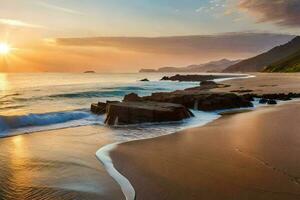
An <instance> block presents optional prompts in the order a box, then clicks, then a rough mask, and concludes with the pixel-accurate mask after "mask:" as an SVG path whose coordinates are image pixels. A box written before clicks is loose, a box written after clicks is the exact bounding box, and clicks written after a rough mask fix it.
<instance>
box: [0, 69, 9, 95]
mask: <svg viewBox="0 0 300 200" xmlns="http://www.w3.org/2000/svg"><path fill="white" fill-rule="evenodd" d="M6 89H7V75H6V74H4V73H0V92H1V93H2V92H3V91H4V90H6Z"/></svg>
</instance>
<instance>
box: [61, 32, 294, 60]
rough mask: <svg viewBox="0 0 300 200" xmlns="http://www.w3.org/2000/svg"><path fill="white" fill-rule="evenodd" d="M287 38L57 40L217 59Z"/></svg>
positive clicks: (249, 35) (221, 36) (263, 35)
mask: <svg viewBox="0 0 300 200" xmlns="http://www.w3.org/2000/svg"><path fill="white" fill-rule="evenodd" d="M292 38H293V36H291V35H280V34H268V33H251V32H249V33H226V34H219V35H198V36H175V37H155V38H152V37H91V38H58V39H56V43H57V44H58V45H63V46H77V47H108V48H116V49H119V50H126V51H134V52H142V53H154V54H171V55H197V56H205V55H208V54H210V55H218V54H219V55H220V54H222V55H223V54H224V53H225V54H226V53H231V54H235V55H238V54H242V53H258V52H261V51H265V50H267V49H270V48H272V47H274V46H276V45H279V44H282V43H285V42H287V41H289V40H290V39H292Z"/></svg>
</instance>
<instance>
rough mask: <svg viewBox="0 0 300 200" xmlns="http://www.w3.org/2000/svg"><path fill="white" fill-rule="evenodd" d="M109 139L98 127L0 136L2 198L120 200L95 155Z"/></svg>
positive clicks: (0, 192)
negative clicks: (7, 136)
mask: <svg viewBox="0 0 300 200" xmlns="http://www.w3.org/2000/svg"><path fill="white" fill-rule="evenodd" d="M111 142H112V141H111V135H109V130H108V129H107V128H105V127H97V126H85V127H78V128H68V129H61V130H54V131H45V132H38V133H34V134H29V135H20V136H15V137H10V138H1V139H0V146H1V151H0V164H1V172H0V199H1V200H20V199H22V200H23V199H24V200H40V199H45V200H48V199H51V200H52V199H55V200H59V199H64V200H68V199H70V200H75V199H78V200H82V199H87V200H93V199H97V200H99V199H101V200H102V199H103V200H116V199H117V200H119V199H124V195H123V194H122V192H121V189H120V186H119V185H118V184H117V183H115V181H114V180H113V179H112V178H111V177H110V176H109V175H108V173H107V172H106V170H105V169H104V167H103V166H102V165H101V163H100V162H99V160H98V159H97V158H96V156H95V152H96V151H97V150H98V149H99V148H100V147H102V146H104V145H106V144H108V143H111Z"/></svg>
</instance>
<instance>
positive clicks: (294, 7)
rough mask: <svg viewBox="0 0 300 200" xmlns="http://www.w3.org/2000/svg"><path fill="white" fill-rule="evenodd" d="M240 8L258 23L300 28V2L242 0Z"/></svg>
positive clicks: (287, 0) (289, 0)
mask: <svg viewBox="0 0 300 200" xmlns="http://www.w3.org/2000/svg"><path fill="white" fill-rule="evenodd" d="M238 6H239V8H240V9H241V10H244V11H246V12H248V13H249V14H251V15H253V16H254V17H255V18H256V19H257V22H259V23H261V22H272V23H275V24H277V25H280V26H285V27H300V1H299V0H272V1H270V0H240V1H239V5H238Z"/></svg>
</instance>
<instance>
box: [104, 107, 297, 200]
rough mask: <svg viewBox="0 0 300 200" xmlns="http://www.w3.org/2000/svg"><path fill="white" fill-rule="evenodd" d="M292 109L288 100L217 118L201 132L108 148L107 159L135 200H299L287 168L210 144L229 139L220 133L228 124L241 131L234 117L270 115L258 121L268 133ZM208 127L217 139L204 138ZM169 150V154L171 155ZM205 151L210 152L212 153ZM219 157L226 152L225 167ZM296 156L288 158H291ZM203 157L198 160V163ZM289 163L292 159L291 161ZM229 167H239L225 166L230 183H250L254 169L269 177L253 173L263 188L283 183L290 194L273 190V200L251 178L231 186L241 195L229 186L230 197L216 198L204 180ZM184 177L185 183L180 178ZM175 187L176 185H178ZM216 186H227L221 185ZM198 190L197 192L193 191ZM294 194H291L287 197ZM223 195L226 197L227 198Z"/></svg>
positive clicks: (193, 130)
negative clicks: (125, 180) (263, 199)
mask: <svg viewBox="0 0 300 200" xmlns="http://www.w3.org/2000/svg"><path fill="white" fill-rule="evenodd" d="M295 109H298V110H300V103H299V101H293V102H289V103H285V104H282V105H279V106H275V107H262V108H259V109H257V110H255V111H252V112H247V113H240V114H236V115H230V116H223V117H221V118H220V119H217V120H215V121H213V122H211V123H209V124H206V125H205V126H202V127H198V128H191V129H186V130H183V131H180V132H177V133H175V134H171V135H166V136H161V137H158V138H153V139H147V140H139V141H131V142H126V143H122V144H119V145H118V146H117V147H116V148H115V149H113V150H112V151H111V152H110V155H111V158H112V160H113V163H114V165H115V167H116V169H117V170H118V171H119V172H120V173H122V174H124V175H125V176H126V177H127V178H128V179H129V180H130V182H131V184H132V185H133V187H134V188H135V189H136V193H137V196H136V198H137V199H153V198H158V197H162V198H159V199H182V198H185V199H199V198H201V197H202V198H203V197H205V198H206V199H220V198H222V199H232V198H234V195H235V194H236V195H241V196H238V197H239V199H247V198H248V197H253V198H254V197H255V198H256V199H260V196H261V195H262V193H265V195H266V196H268V195H269V197H271V198H274V199H277V198H278V199H281V198H282V197H283V196H284V198H285V199H296V198H299V196H300V187H299V178H297V177H298V176H297V175H296V176H295V175H292V173H291V174H289V172H287V171H286V167H287V166H285V165H283V166H279V167H278V166H276V165H277V164H280V163H275V164H274V165H275V166H274V165H273V163H271V162H272V160H267V161H265V160H264V158H260V157H259V156H261V155H258V156H256V155H255V154H254V155H255V156H253V155H252V152H251V154H250V153H249V155H248V151H251V150H249V149H243V148H244V147H243V146H241V147H236V146H231V145H232V144H228V143H225V144H224V142H223V143H222V142H221V144H222V145H225V146H226V147H229V149H230V151H229V150H228V149H225V151H224V149H223V148H222V147H220V146H219V145H217V146H215V145H216V144H214V142H213V141H219V140H222V138H223V137H224V135H227V136H226V137H230V138H231V137H232V136H231V135H230V134H229V133H228V132H227V133H225V132H226V131H223V130H222V129H223V128H225V129H226V126H230V125H228V124H233V123H237V124H235V125H232V126H233V127H236V126H238V127H239V129H243V124H241V122H242V123H244V122H243V121H241V120H240V121H241V122H236V121H237V120H239V118H246V119H248V118H251V119H252V118H254V119H255V118H258V119H261V117H262V116H263V115H264V114H265V113H267V115H268V116H269V117H270V116H272V115H273V116H274V117H273V118H272V119H271V120H270V121H269V122H268V121H266V122H264V123H266V124H267V125H266V126H265V129H268V128H271V129H272V125H271V124H272V120H276V119H277V118H276V116H277V117H280V115H286V113H287V111H291V110H295ZM279 111H280V112H279ZM270 113H271V114H270ZM276 114H277V115H276ZM297 116H300V111H298V112H297V114H296V118H297ZM264 120H265V119H264ZM284 123H285V124H287V125H285V126H284V127H285V128H286V130H288V129H287V127H289V128H294V132H293V133H295V131H297V130H298V131H299V128H298V129H297V126H295V120H294V121H293V123H294V124H291V121H290V120H287V121H284ZM270 125H271V126H270ZM289 125H290V126H289ZM292 125H293V126H292ZM224 126H225V127H224ZM211 128H215V129H216V130H218V131H219V132H220V131H221V134H220V135H219V134H217V133H215V132H214V131H211V130H210V131H208V132H209V133H210V134H212V136H210V135H208V134H207V133H205V131H207V130H208V129H211ZM246 128H248V129H250V128H251V126H249V125H248V126H246ZM231 129H232V128H231ZM233 129H234V128H233ZM252 129H253V128H252ZM296 129H297V130H296ZM280 130H283V129H280ZM242 131H243V130H235V131H234V133H232V134H235V135H236V134H237V132H242ZM252 131H254V130H252ZM272 131H274V129H272ZM200 132H201V133H204V134H206V136H203V135H199V134H201V133H200ZM203 137H204V138H203ZM206 137H207V138H206ZM219 137H221V138H219ZM233 137H234V136H233ZM240 137H241V138H239V139H244V140H245V138H242V136H240ZM247 137H251V135H247ZM272 137H273V136H272V134H271V135H270V138H271V139H274V138H272ZM291 137H292V136H291ZM203 139H206V142H207V144H205V143H204V142H201V141H200V140H203ZM223 139H224V138H223ZM231 139H232V138H231ZM275 139H276V138H275ZM298 139H299V138H298ZM224 140H225V139H224ZM227 140H228V139H227ZM296 141H297V140H296ZM195 143H196V144H197V143H200V144H201V145H203V147H200V146H199V144H197V145H196V146H195ZM208 144H210V145H212V147H210V146H209V145H208ZM222 145H221V146H222ZM239 145H241V144H239ZM191 146H193V148H192V150H191V152H189V149H190V148H191ZM213 147H215V148H216V149H212V148H213ZM173 148H175V149H174V150H172V149H173ZM198 148H200V149H198ZM247 148H249V146H247ZM280 148H281V147H278V149H280ZM209 151H212V153H211V152H209ZM227 151H228V152H227ZM205 153H209V154H208V155H209V156H208V157H203V156H207V155H205ZM224 153H225V154H226V153H228V155H226V156H229V159H230V163H226V159H224V156H225V155H223V154H224ZM294 153H295V152H294ZM297 153H300V152H297ZM297 153H296V154H294V155H297ZM199 154H200V155H199ZM201 154H203V155H201ZM236 154H239V155H236ZM274 155H276V154H274V152H273V153H272V152H271V153H270V155H269V156H271V157H272V158H273V157H274ZM298 155H299V154H298ZM194 156H199V157H198V158H197V159H195V160H194V158H193V157H194ZM214 156H215V157H216V158H215V159H216V160H211V159H214ZM285 156H288V155H281V158H284V157H285ZM189 157H192V158H189ZM220 157H221V158H222V159H223V160H221V161H222V162H224V163H223V164H220V163H219V161H220V160H219V161H218V159H220ZM241 157H243V158H241ZM275 157H276V156H275ZM203 158H204V160H202V159H203ZM293 158H294V159H295V157H293ZM198 159H199V160H198ZM231 159H232V160H231ZM207 161H209V162H210V165H208V163H206V162H207ZM239 162H241V163H239ZM244 162H250V163H251V162H253V163H252V164H253V165H254V166H253V169H252V168H250V169H251V170H250V171H248V169H247V165H245V163H244ZM187 163H189V164H187ZM200 163H201V165H200ZM202 164H205V166H206V168H205V167H204V168H203V166H202ZM233 164H234V165H242V166H231V167H233V169H234V171H232V170H229V171H227V172H226V173H228V174H227V175H228V176H232V177H231V178H233V177H235V176H236V175H239V176H244V175H245V173H250V174H254V175H255V178H257V177H256V176H257V174H256V173H255V171H254V168H256V169H255V170H260V171H263V173H269V174H268V175H266V176H265V175H264V174H263V173H261V174H259V175H260V176H261V177H259V178H261V179H262V181H265V183H266V184H269V185H268V186H269V187H270V188H272V187H273V189H274V187H275V188H276V189H280V188H279V187H278V186H279V185H281V183H282V184H283V183H285V184H287V185H289V186H290V188H291V190H293V191H292V192H290V191H288V190H289V189H290V188H289V187H284V189H286V190H287V191H288V192H286V191H283V192H280V191H279V192H278V195H276V191H273V193H274V194H275V195H273V196H272V195H271V196H270V194H271V193H268V191H267V190H268V189H266V188H265V189H264V188H263V187H262V188H259V187H258V185H259V184H258V182H256V181H257V180H251V177H248V176H245V177H243V178H241V179H239V181H240V182H239V183H235V184H238V185H239V187H241V188H243V187H244V188H246V190H243V189H241V188H239V191H236V190H235V188H234V187H233V188H230V187H228V188H227V189H226V190H228V193H231V194H224V193H222V192H224V191H223V190H222V189H224V188H220V186H218V184H217V182H216V183H214V184H215V185H214V184H212V183H210V178H212V177H213V178H215V179H222V178H221V177H222V176H223V175H224V174H222V173H221V172H222V169H221V166H219V165H224V166H226V165H233ZM214 165H217V166H216V167H217V169H218V173H212V174H210V175H209V176H208V174H207V173H210V172H209V167H212V168H214ZM251 167H252V166H251ZM288 167H289V169H291V168H294V169H293V170H294V171H293V172H296V174H298V175H299V174H300V171H297V165H296V166H292V165H289V166H288ZM282 168H283V169H282ZM298 169H300V165H299V166H298ZM189 170H191V171H192V172H197V173H200V174H201V175H197V176H196V177H195V176H193V174H192V172H191V171H189ZM204 172H205V173H204ZM297 172H298V173H297ZM203 173H204V174H203ZM187 177H188V179H186V178H187ZM200 177H201V178H200ZM202 178H203V179H204V180H205V181H207V182H205V181H204V180H202V181H201V180H199V179H202ZM227 178H228V177H227ZM244 178H245V179H244ZM246 178H249V180H246ZM276 178H277V179H278V178H279V179H280V181H279V182H278V181H276ZM250 180H251V181H253V182H252V183H251V184H253V185H254V186H255V187H256V186H257V187H258V188H256V189H254V188H252V189H253V191H254V192H252V191H251V189H249V188H248V189H249V190H248V189H247V187H248V186H249V185H248V182H247V181H250ZM222 181H223V183H227V184H232V182H231V180H230V179H226V178H224V180H222ZM272 182H273V183H272ZM196 183H197V184H196ZM176 184H178V185H179V186H178V185H176ZM198 184H200V185H201V186H203V187H204V188H205V187H206V188H209V190H210V192H207V191H203V190H202V189H203V188H202V189H201V187H200V185H199V186H197V185H198ZM210 184H211V185H210ZM257 184H258V185H257ZM159 185H160V186H161V188H160V187H158V186H159ZM214 186H215V187H216V189H214ZM222 186H224V187H227V186H225V185H222ZM260 186H262V185H260ZM189 187H191V189H189ZM260 189H261V190H262V191H263V190H265V191H264V192H257V191H258V190H260ZM190 190H192V191H190ZM198 190H199V192H197V191H198ZM256 190H257V191H256ZM270 191H272V190H270ZM295 191H296V193H293V192H295ZM216 192H217V193H218V194H217V193H216ZM243 192H244V193H243ZM213 193H216V195H215V196H214V195H212V194H213ZM156 195H157V196H156ZM186 195H188V196H186ZM232 195H233V196H232ZM163 196H165V197H163ZM229 196H230V198H228V197H229Z"/></svg>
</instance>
